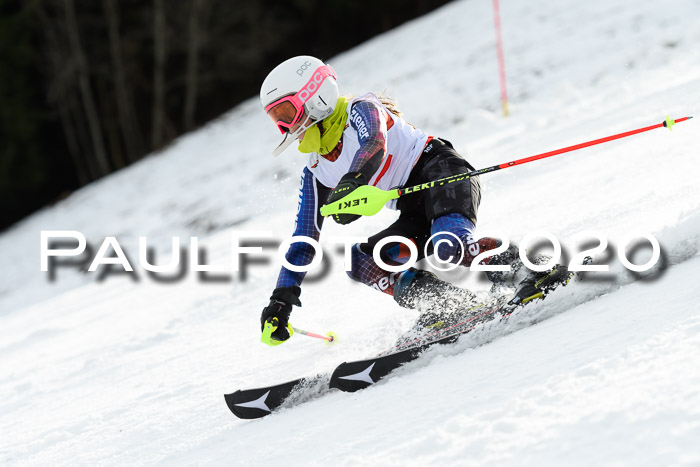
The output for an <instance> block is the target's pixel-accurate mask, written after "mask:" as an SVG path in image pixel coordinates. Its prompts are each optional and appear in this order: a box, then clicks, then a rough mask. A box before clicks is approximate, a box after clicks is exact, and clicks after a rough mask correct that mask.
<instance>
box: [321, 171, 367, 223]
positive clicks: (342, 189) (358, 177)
mask: <svg viewBox="0 0 700 467" xmlns="http://www.w3.org/2000/svg"><path fill="white" fill-rule="evenodd" d="M362 185H367V177H365V176H364V175H362V173H360V172H348V173H346V174H345V175H343V178H341V179H340V181H339V182H338V185H337V186H336V187H335V188H333V191H331V193H330V194H329V195H328V201H326V204H331V203H333V202H334V201H338V200H339V199H341V198H344V197H345V196H347V195H349V194H350V193H352V192H353V191H355V190H356V189H357V188H359V187H361V186H362ZM331 216H332V217H333V220H334V221H336V222H337V223H338V224H343V225H345V224H349V223H350V222H352V221H356V220H357V219H359V218H360V217H361V216H360V215H359V214H331Z"/></svg>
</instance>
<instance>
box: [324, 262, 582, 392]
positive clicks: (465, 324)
mask: <svg viewBox="0 0 700 467" xmlns="http://www.w3.org/2000/svg"><path fill="white" fill-rule="evenodd" d="M592 262H593V259H592V258H591V257H590V256H587V257H586V258H585V259H584V261H583V264H585V265H587V264H592ZM573 277H574V273H570V274H569V279H568V280H567V282H566V283H564V284H563V285H564V286H566V285H567V284H568V281H569V280H571V278H573ZM557 287H558V285H556V286H553V287H550V288H549V290H548V292H551V291H552V290H554V289H555V288H557ZM548 292H547V293H548ZM543 298H544V297H543ZM526 305H527V304H523V303H521V302H520V301H519V300H515V299H511V300H510V301H507V302H505V301H503V300H498V301H497V302H496V303H495V304H492V305H483V306H479V307H476V308H473V309H472V310H470V311H468V312H466V313H465V314H463V315H460V316H458V317H455V318H453V319H452V320H451V322H449V323H440V324H441V326H442V327H441V328H440V329H438V330H436V331H432V332H431V331H428V332H427V333H424V334H423V335H422V336H419V337H415V338H402V339H401V340H400V341H399V342H398V343H397V345H396V347H395V348H394V350H393V351H392V352H390V353H387V354H384V355H380V356H377V357H374V358H370V359H367V360H358V361H354V362H344V363H341V364H340V365H338V366H337V367H336V369H335V371H334V372H333V374H332V375H331V381H330V387H331V388H337V389H340V390H341V391H346V392H355V391H359V390H360V389H364V388H366V387H368V386H370V385H372V384H374V383H376V382H378V381H379V380H380V379H382V378H384V377H385V376H387V375H388V374H389V373H391V372H392V371H394V370H395V369H397V368H399V367H400V366H402V365H404V364H406V363H408V362H411V361H413V360H416V359H417V358H418V357H419V356H420V355H421V354H422V353H423V351H425V350H426V349H427V348H428V347H431V346H433V345H435V344H449V343H452V342H454V341H456V340H457V339H458V338H459V337H460V336H463V335H465V334H467V333H469V332H470V331H472V330H473V329H474V328H475V327H476V326H477V325H479V324H481V323H484V322H486V321H491V320H493V319H495V318H496V317H497V316H501V317H502V318H505V317H507V316H509V315H510V314H511V313H513V312H514V311H515V310H516V309H518V308H520V307H522V306H526Z"/></svg>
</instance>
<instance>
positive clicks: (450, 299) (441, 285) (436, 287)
mask: <svg viewBox="0 0 700 467" xmlns="http://www.w3.org/2000/svg"><path fill="white" fill-rule="evenodd" d="M394 300H396V303H398V304H399V305H401V306H402V307H404V308H411V309H415V310H418V311H419V312H420V316H419V318H418V321H417V322H416V324H415V326H414V330H416V331H430V330H438V329H442V328H445V327H449V326H451V325H453V324H455V323H457V322H459V319H460V318H462V317H463V316H464V315H465V313H466V312H467V311H468V310H469V309H470V308H471V307H473V306H475V302H476V300H475V295H474V294H472V293H471V292H469V291H468V290H466V289H463V288H461V287H457V286H455V285H453V284H450V283H449V282H445V281H443V280H441V279H439V278H438V277H437V276H436V275H435V274H433V273H432V272H429V271H423V270H417V269H413V268H410V269H408V270H406V271H404V272H402V273H401V274H400V275H399V277H398V279H397V281H396V285H395V286H394Z"/></svg>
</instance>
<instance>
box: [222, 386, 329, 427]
mask: <svg viewBox="0 0 700 467" xmlns="http://www.w3.org/2000/svg"><path fill="white" fill-rule="evenodd" d="M327 381H328V375H325V376H324V375H318V376H314V377H310V378H299V379H295V380H292V381H288V382H286V383H281V384H275V385H272V386H266V387H262V388H256V389H243V390H238V391H236V392H233V393H231V394H225V395H224V399H225V400H226V405H227V406H228V408H229V410H230V411H231V412H232V413H233V414H234V415H235V416H236V417H238V418H242V419H245V420H250V419H256V418H262V417H264V416H266V415H270V414H271V413H272V412H274V411H275V410H277V409H279V408H280V407H283V406H285V405H296V404H298V403H301V402H303V401H305V400H307V399H310V398H311V397H312V396H313V395H314V394H316V393H320V392H323V390H324V389H326V388H327V386H326V384H327Z"/></svg>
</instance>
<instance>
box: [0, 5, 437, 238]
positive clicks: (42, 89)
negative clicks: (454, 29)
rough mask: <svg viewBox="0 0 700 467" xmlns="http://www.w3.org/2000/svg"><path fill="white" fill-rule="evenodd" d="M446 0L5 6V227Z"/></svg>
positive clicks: (1, 96) (1, 107)
mask: <svg viewBox="0 0 700 467" xmlns="http://www.w3.org/2000/svg"><path fill="white" fill-rule="evenodd" d="M444 3H446V1H445V0H436V1H429V0H384V1H382V0H377V1H374V2H353V1H339V0H325V1H323V0H289V1H271V0H260V1H254V0H251V1H246V2H240V1H231V0H177V1H175V0H171V1H166V0H150V1H137V0H89V1H88V0H31V1H12V0H0V212H2V216H1V218H0V229H2V228H5V227H7V226H9V225H11V224H12V223H13V222H15V221H17V220H19V219H20V218H22V217H23V216H25V215H27V214H28V213H30V212H32V211H34V210H36V209H38V208H40V207H41V206H43V205H45V204H47V203H51V202H55V201H56V200H58V199H60V198H61V197H63V196H65V195H67V194H68V193H70V192H71V191H72V190H75V189H76V188H79V187H81V186H83V185H85V184H87V183H90V182H91V181H93V180H96V179H98V178H100V177H102V176H104V175H106V174H108V173H110V172H113V171H115V170H118V169H120V168H122V167H124V166H126V165H128V164H130V163H132V162H134V161H136V160H138V159H140V158H141V157H143V156H144V155H146V154H148V153H149V152H151V151H153V150H158V149H162V148H163V147H165V146H166V145H167V144H168V143H169V142H171V141H172V140H173V139H174V138H175V137H177V136H178V135H180V134H182V133H183V132H186V131H189V130H192V129H194V128H196V127H197V126H198V125H201V124H203V123H205V122H207V121H208V120H211V119H212V118H215V117H216V116H218V115H220V114H222V113H223V112H225V111H227V110H229V109H230V108H231V107H233V106H234V105H235V104H236V103H238V102H240V101H242V100H244V99H247V98H249V97H251V96H254V95H256V94H257V92H258V90H259V87H260V84H261V82H262V80H263V79H264V77H265V75H266V73H267V72H268V71H269V70H270V69H272V68H273V67H274V66H275V65H277V64H278V63H279V62H281V61H282V60H284V59H286V58H289V57H291V56H294V55H300V54H312V55H316V56H318V57H320V58H322V59H323V58H328V57H329V56H331V55H333V54H336V53H339V52H341V51H343V50H346V49H348V48H351V47H352V46H353V45H356V44H358V43H360V42H362V41H364V40H366V39H368V38H370V37H372V36H374V35H376V34H378V33H381V32H383V31H386V30H388V29H390V28H393V27H395V26H397V25H399V24H401V23H403V22H405V21H406V20H409V19H411V18H414V17H416V16H420V15H422V14H425V13H426V12H428V11H430V10H431V9H433V8H435V7H437V6H439V5H441V4H444ZM367 59H368V60H370V61H371V60H372V57H367Z"/></svg>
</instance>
